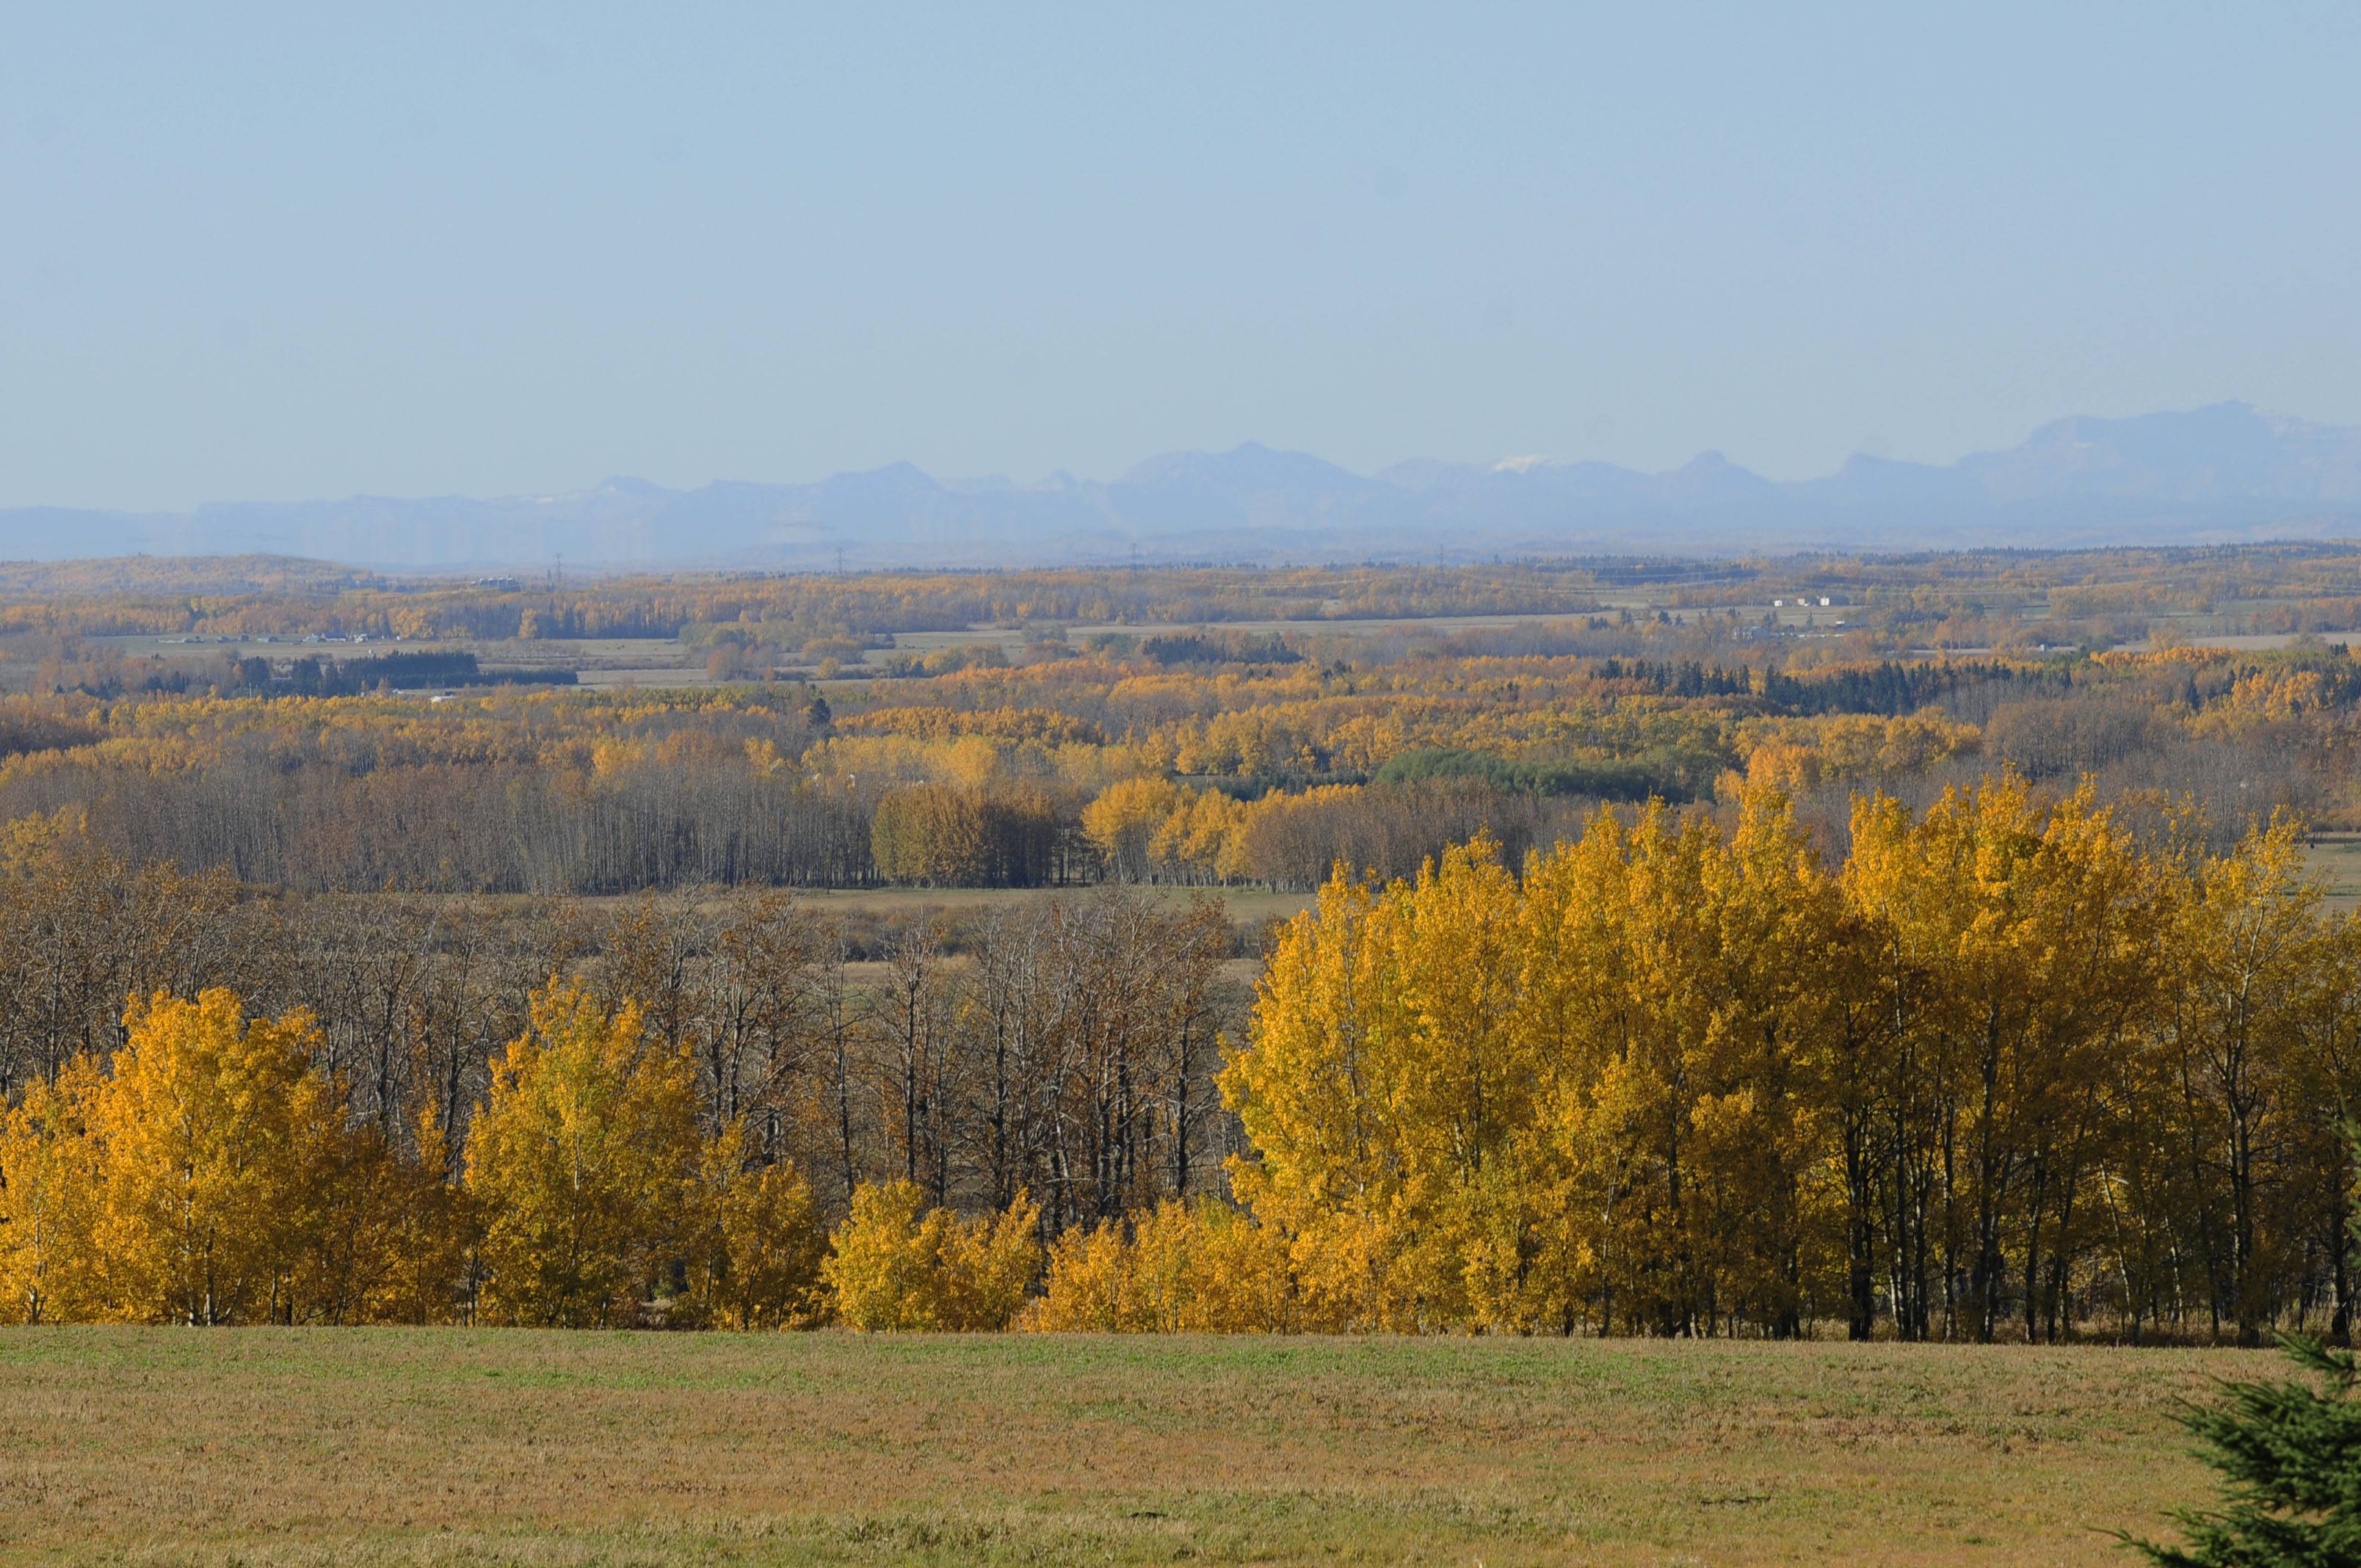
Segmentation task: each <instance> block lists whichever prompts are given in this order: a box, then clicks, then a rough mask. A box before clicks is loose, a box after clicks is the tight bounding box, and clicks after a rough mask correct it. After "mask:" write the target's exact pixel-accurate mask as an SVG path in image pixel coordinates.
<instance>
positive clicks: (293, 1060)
mask: <svg viewBox="0 0 2361 1568" xmlns="http://www.w3.org/2000/svg"><path fill="white" fill-rule="evenodd" d="M124 1025H125V1029H126V1036H127V1038H126V1043H125V1045H124V1046H123V1047H122V1049H120V1050H118V1051H117V1052H116V1053H115V1062H114V1070H113V1071H112V1072H111V1073H110V1074H108V1075H106V1076H105V1077H104V1078H101V1079H98V1080H95V1081H94V1082H93V1087H92V1089H91V1091H90V1093H89V1095H88V1098H87V1104H88V1110H87V1112H86V1113H85V1117H86V1124H87V1126H88V1127H89V1129H90V1135H91V1137H92V1138H93V1141H94V1143H95V1144H96V1146H97V1148H98V1184H97V1186H98V1212H97V1220H96V1224H95V1226H94V1231H93V1234H94V1237H95V1243H96V1246H97V1249H98V1254H99V1255H100V1257H101V1258H102V1259H103V1260H104V1261H103V1275H104V1290H105V1293H106V1296H107V1298H108V1301H109V1305H110V1308H111V1310H112V1312H113V1313H114V1314H115V1315H118V1316H122V1317H125V1318H128V1319H131V1320H133V1321H166V1322H181V1323H189V1324H211V1323H226V1322H236V1321H280V1320H283V1319H286V1318H288V1317H290V1316H291V1315H292V1313H293V1310H294V1296H293V1287H294V1283H295V1278H296V1276H297V1275H298V1274H299V1273H300V1272H301V1271H302V1268H303V1267H304V1266H305V1263H306V1260H307V1259H308V1258H309V1257H310V1256H311V1255H312V1254H313V1251H314V1250H315V1249H316V1248H317V1247H318V1246H319V1245H320V1241H321V1234H322V1227H323V1224H324V1219H325V1216H326V1215H327V1214H328V1213H329V1212H332V1210H333V1208H334V1204H335V1198H336V1192H335V1172H336V1169H337V1167H338V1165H339V1163H340V1160H339V1155H340V1152H341V1151H340V1145H341V1143H342V1139H343V1126H342V1124H341V1120H340V1116H339V1113H338V1108H337V1104H336V1097H335V1093H334V1091H333V1086H332V1085H331V1084H330V1083H329V1081H328V1080H327V1079H325V1078H324V1077H323V1076H322V1075H321V1074H320V1073H319V1072H318V1071H317V1070H315V1069H313V1066H312V1059H311V1058H312V1051H313V1047H314V1045H315V1044H316V1042H317V1039H318V1030H317V1027H316V1026H315V1025H313V1022H312V1019H311V1017H310V1015H309V1014H302V1013H296V1014H289V1015H288V1016H287V1017H285V1018H281V1019H277V1020H272V1019H266V1018H258V1019H254V1020H252V1021H251V1022H249V1021H248V1020H247V1017H246V1015H245V1013H244V1010H243V1008H242V1007H241V1006H240V1004H239V1003H238V999H237V997H236V995H235V994H233V993H232V992H228V991H225V990H219V989H215V990H211V991H206V992H202V993H201V994H200V995H199V996H198V997H197V998H196V1000H195V1001H193V1002H189V1001H183V1000H181V999H179V998H176V997H173V996H171V995H170V994H167V993H165V992H158V993H157V994H156V995H155V996H153V997H151V998H149V999H148V1000H147V1001H145V1002H140V1003H134V1004H133V1006H132V1007H131V1009H130V1011H129V1012H128V1013H126V1015H125V1019H124Z"/></svg>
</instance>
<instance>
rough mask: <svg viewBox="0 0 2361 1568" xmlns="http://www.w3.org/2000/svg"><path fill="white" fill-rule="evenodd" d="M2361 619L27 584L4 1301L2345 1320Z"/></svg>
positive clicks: (32, 1304)
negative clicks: (2349, 875)
mask: <svg viewBox="0 0 2361 1568" xmlns="http://www.w3.org/2000/svg"><path fill="white" fill-rule="evenodd" d="M2356 565H2361V558H2356V557H2353V556H2349V555H2342V554H2338V553H2337V552H2336V551H2335V550H2334V549H2332V548H2327V547H2322V548H2319V549H2313V548H2310V547H2305V548H2300V549H2299V548H2293V547H2257V548H2251V549H2246V550H2229V549H2225V550H2204V551H2188V552H2160V551H2157V552H2140V551H2126V552H2113V553H2107V554H2104V555H2102V556H2080V557H2077V556H2046V555H2039V554H2026V553H2015V554H1993V555H1991V556H1985V557H1976V556H1964V557H1941V558H1932V557H1930V558H1926V559H1923V560H1921V559H1914V558H1906V557H1878V558H1858V559H1851V558H1825V559H1813V560H1810V561H1803V560H1765V561H1751V562H1730V563H1718V564H1707V566H1708V567H1709V568H1710V569H1706V568H1704V567H1700V566H1699V565H1697V564H1680V563H1655V562H1647V561H1631V562H1587V563H1579V562H1578V563H1527V564H1521V565H1501V566H1497V567H1465V568H1448V569H1445V568H1431V569H1430V568H1375V567H1335V568H1314V567H1303V568H1288V569H1272V570H1263V571H1246V570H1229V569H1221V568H1210V567H1208V568H1188V569H1165V570H1158V569H1151V570H1144V571H1131V572H1124V571H1107V572H1100V573H1035V574H1005V575H1004V574H971V575H966V576H939V575H935V576H930V575H921V574H899V575H872V576H853V577H849V578H847V577H830V576H803V577H782V578H763V577H756V576H743V577H733V578H730V579H726V580H725V579H679V580H674V579H635V578H615V579H590V580H588V581H584V582H576V583H566V584H559V583H555V582H552V583H549V584H546V585H533V586H532V587H520V586H518V585H516V584H513V583H510V582H505V581H503V582H500V583H493V584H477V585H467V584H447V583H439V582H434V581H424V580H422V581H417V582H401V581H393V580H388V579H382V578H378V577H373V576H368V575H367V574H351V573H342V572H340V571H332V570H328V569H324V568H313V567H309V566H301V565H299V566H291V565H289V564H286V563H274V562H217V563H204V564H191V565H187V566H185V567H181V568H169V567H168V566H167V565H165V564H159V563H125V564H109V565H104V566H101V565H83V566H70V567H59V568H38V569H35V568H26V569H16V568H12V569H10V570H11V571H12V572H16V573H17V574H18V575H17V576H8V575H6V574H0V675H5V678H6V679H7V680H8V681H9V682H10V683H11V684H12V685H14V687H15V689H14V692H13V694H12V695H8V696H4V697H0V998H5V1005H0V1093H5V1100H6V1103H7V1110H6V1113H5V1122H0V1319H13V1320H17V1321H115V1320H129V1321H177V1322H198V1323H206V1322H280V1323H302V1322H319V1323H331V1322H364V1321H400V1322H449V1321H464V1322H482V1323H498V1322H533V1323H548V1324H586V1325H588V1324H596V1325H610V1326H611V1325H627V1324H641V1325H648V1326H657V1325H662V1326H671V1327H685V1326H716V1327H719V1326H728V1327H741V1328H752V1327H775V1326H790V1325H809V1324H815V1323H819V1322H826V1321H842V1322H845V1323H849V1324H851V1325H852V1326H855V1327H861V1328H914V1327H939V1328H1008V1327H1027V1328H1035V1329H1043V1330H1053V1329H1071V1328H1097V1329H1114V1330H1126V1331H1143V1332H1145V1331H1157V1330H1180V1329H1190V1330H1202V1331H1215V1332H1309V1331H1331V1332H1361V1331H1389V1332H1390V1331H1408V1332H1504V1333H1553V1334H1564V1333H1580V1334H1602V1335H1603V1334H1619V1335H1620V1334H1670V1335H1744V1336H1760V1337H1771V1338H1782V1337H1796V1336H1809V1335H1815V1334H1827V1333H1838V1334H1849V1335H1850V1336H1852V1337H1856V1338H1869V1337H1892V1338H1899V1339H1949V1340H1964V1341H1992V1340H2008V1339H2014V1340H2040V1341H2056V1340H2060V1339H2071V1338H2106V1339H2120V1340H2126V1341H2136V1342H2150V1341H2158V1340H2164V1341H2198V1340H2202V1341H2212V1340H2220V1341H2224V1342H2235V1343H2257V1342H2259V1341H2261V1340H2262V1339H2264V1338H2266V1337H2267V1336H2268V1334H2269V1333H2270V1332H2272V1331H2273V1330H2275V1329H2278V1328H2283V1327H2291V1326H2305V1327H2309V1328H2312V1329H2315V1330H2318V1331H2321V1332H2327V1333H2330V1334H2331V1335H2333V1336H2334V1337H2337V1338H2339V1339H2345V1338H2349V1336H2350V1330H2351V1310H2350V1296H2351V1292H2352V1289H2353V1288H2354V1281H2353V1273H2354V1269H2355V1260H2353V1259H2351V1258H2350V1257H2349V1256H2348V1255H2347V1242H2346V1239H2345V1238H2346V1236H2347V1234H2348V1226H2347V1224H2346V1220H2347V1216H2348V1212H2349V1208H2350V1202H2351V1197H2352V1189H2353V1178H2354V1166H2353V1158H2352V1154H2351V1151H2350V1148H2349V1147H2348V1145H2347V1144H2346V1142H2345V1121H2346V1117H2347V1103H2348V1100H2349V1098H2350V1097H2351V1096H2352V1095H2353V1094H2354V1093H2355V1092H2356V1091H2361V1081H2356V1079H2355V1077H2354V1074H2355V1073H2356V1071H2361V1040H2356V1037H2355V1035H2354V1030H2355V1028H2356V1019H2355V1016H2354V1009H2353V1006H2352V1003H2351V997H2352V995H2353V994H2354V991H2355V984H2354V980H2355V976H2354V971H2353V966H2354V964H2355V963H2356V955H2361V947H2356V943H2361V936H2356V932H2355V927H2353V926H2352V924H2351V921H2350V918H2349V916H2347V915H2346V914H2345V911H2344V907H2343V901H2342V898H2341V895H2340V894H2338V893H2337V891H2336V888H2335V886H2334V879H2333V878H2331V877H2324V876H2323V874H2322V868H2323V867H2326V866H2330V865H2332V864H2333V863H2334V854H2335V846H2336V844H2337V843H2338V842H2339V840H2338V839H2337V835H2338V834H2340V833H2342V832H2344V831H2346V830H2349V829H2350V828H2353V827H2355V826H2356V823H2361V796H2356V791H2355V788H2354V782H2355V781H2354V777H2353V748H2352V745H2351V740H2352V737H2353V735H2354V732H2355V724H2354V718H2355V710H2356V700H2361V666H2356V664H2355V663H2354V662H2353V660H2352V659H2351V658H2350V656H2349V655H2348V654H2347V652H2345V648H2344V647H2343V646H2342V645H2341V644H2340V643H2339V642H2338V641H2334V640H2333V639H2334V634H2335V633H2336V632H2337V631H2339V630H2347V629H2349V628H2350V625H2351V623H2352V621H2353V620H2354V618H2355V611H2356V608H2361V597H2356V596H2354V595H2352V594H2351V593H2349V592H2348V593H2345V594H2340V592H2339V591H2338V590H2339V589H2340V587H2343V588H2345V589H2347V590H2350V589H2351V587H2352V584H2353V578H2354V575H2355V569H2356ZM175 569H177V570H179V571H180V572H181V576H179V577H178V578H176V577H175V576H173V571H174V570H175ZM1840 623H1841V624H1840ZM2323 634H2324V635H2323ZM378 642H383V643H390V644H394V645H395V646H391V647H379V646H372V645H370V644H373V643H378ZM357 644H358V645H357ZM989 890H1012V891H1011V892H1010V893H1009V894H1007V895H1006V896H999V895H998V894H994V897H992V898H990V899H986V898H984V897H983V893H984V892H986V891H989ZM1268 911H1276V913H1273V914H1268V916H1266V915H1265V914H1264V913H1263V912H1268Z"/></svg>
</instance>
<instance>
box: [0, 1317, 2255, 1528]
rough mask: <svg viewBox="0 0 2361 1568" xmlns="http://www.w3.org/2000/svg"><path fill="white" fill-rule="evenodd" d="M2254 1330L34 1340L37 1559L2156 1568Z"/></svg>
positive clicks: (11, 1352) (16, 1366)
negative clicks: (2203, 1437) (1614, 1337)
mask: <svg viewBox="0 0 2361 1568" xmlns="http://www.w3.org/2000/svg"><path fill="white" fill-rule="evenodd" d="M2268 1365H2271V1363H2270V1362H2269V1361H2268V1359H2267V1358H2262V1357H2258V1356H2257V1355H2256V1354H2254V1353H2246V1354H2240V1353H2237V1352H2232V1351H2169V1350H2168V1351H2125V1350H2112V1349H2097V1348H2076V1349H2064V1350H2041V1349H2028V1348H2022V1347H1988V1348H1966V1347H1946V1346H1934V1347H1927V1346H1918V1347H1911V1346H1898V1345H1877V1346H1847V1345H1842V1344H1828V1343H1805V1344H1788V1345H1774V1344H1737V1343H1702V1344H1700V1343H1595V1342H1580V1341H1577V1342H1543V1341H1483V1340H1464V1339H1455V1340H1387V1339H1376V1340H1360V1341H1337V1340H1279V1341H1272V1340H1251V1339H1244V1340H1190V1339H1156V1340H1118V1339H1097V1338H1031V1337H1021V1336H1014V1337H1000V1338H890V1337H878V1338H861V1337H857V1336H853V1335H850V1334H844V1333H838V1332H829V1333H820V1334H811V1335H801V1336H796V1335H785V1336H733V1335H721V1334H711V1335H688V1334H682V1335H658V1334H637V1335H633V1334H594V1333H564V1332H558V1333H536V1332H513V1331H512V1332H470V1331H459V1330H446V1331H434V1330H427V1331H395V1330H386V1331H360V1330H355V1331H335V1330H292V1331H279V1330H235V1331H234V1330H221V1331H210V1332H184V1331H171V1330H162V1331H153V1330H133V1329H125V1330H38V1331H22V1330H18V1331H9V1332H5V1333H0V1408H5V1410H6V1412H7V1419H6V1420H5V1422H0V1559H5V1560H7V1561H59V1560H65V1561H90V1560H103V1561H110V1562H141V1563H145V1562H169V1563H181V1562H198V1563H231V1562H236V1563H328V1562H334V1563H420V1562H433V1563H460V1562H480V1561H494V1562H504V1563H675V1562H782V1563H886V1562H921V1563H1151V1562H1154V1563H1166V1562H1172V1561H1175V1560H1185V1559H1195V1560H1199V1561H1212V1562H1230V1561H1242V1560H1243V1561H1258V1562H1269V1563H1298V1562H1318V1563H1325V1562H1358V1563H1380V1562H1399V1561H1418V1562H1432V1563H1477V1562H1481V1563H1490V1564H1500V1563H1565V1562H1578V1563H1579V1562H1599V1563H1732V1562H1790V1563H1822V1562H1876V1563H2094V1562H2095V1563H2106V1562H2111V1561H2115V1562H2125V1563H2129V1562H2131V1561H2132V1559H2131V1558H2130V1556H2129V1555H2128V1554H2127V1553H2124V1552H2120V1551H2119V1549H2117V1548H2116V1547H2115V1546H2114V1544H2113V1543H2112V1542H2111V1541H2108V1540H2106V1539H2105V1538H2104V1537H2103V1536H2102V1535H2101V1534H2099V1533H2097V1532H2098V1530H2101V1529H2103V1528H2104V1527H2108V1526H2115V1525H2122V1526H2127V1527H2134V1528H2142V1529H2146V1528H2151V1527H2152V1526H2153V1524H2154V1522H2155V1520H2156V1517H2157V1514H2158V1510H2159V1509H2160V1508H2163V1507H2165V1506H2167V1505H2169V1504H2172V1503H2176V1502H2187V1501H2192V1500H2196V1499H2198V1498H2199V1497H2202V1496H2203V1495H2204V1493H2205V1491H2206V1486H2205V1477H2204V1473H2203V1472H2202V1471H2201V1470H2200V1469H2199V1467H2198V1466H2197V1465H2196V1464H2194V1462H2193V1461H2191V1459H2190V1458H2189V1457H2188V1456H2187V1453H2186V1448H2187V1440H2186V1439H2185V1437H2184V1436H2183V1434H2182V1433H2181V1432H2180V1431H2179V1429H2178V1428H2177V1427H2176V1426H2174V1424H2173V1423H2172V1420H2171V1413H2172V1410H2173V1409H2174V1408H2175V1406H2174V1401H2175V1399H2176V1398H2177V1397H2180V1396H2185V1395H2190V1394H2194V1393H2200V1392H2202V1390H2203V1389H2204V1388H2205V1387H2207V1380H2208V1378H2209V1377H2212V1376H2222V1375H2225V1374H2230V1373H2233V1372H2240V1371H2244V1372H2260V1371H2262V1370H2264V1369H2265V1368H2266V1367H2267V1366H2268Z"/></svg>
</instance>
